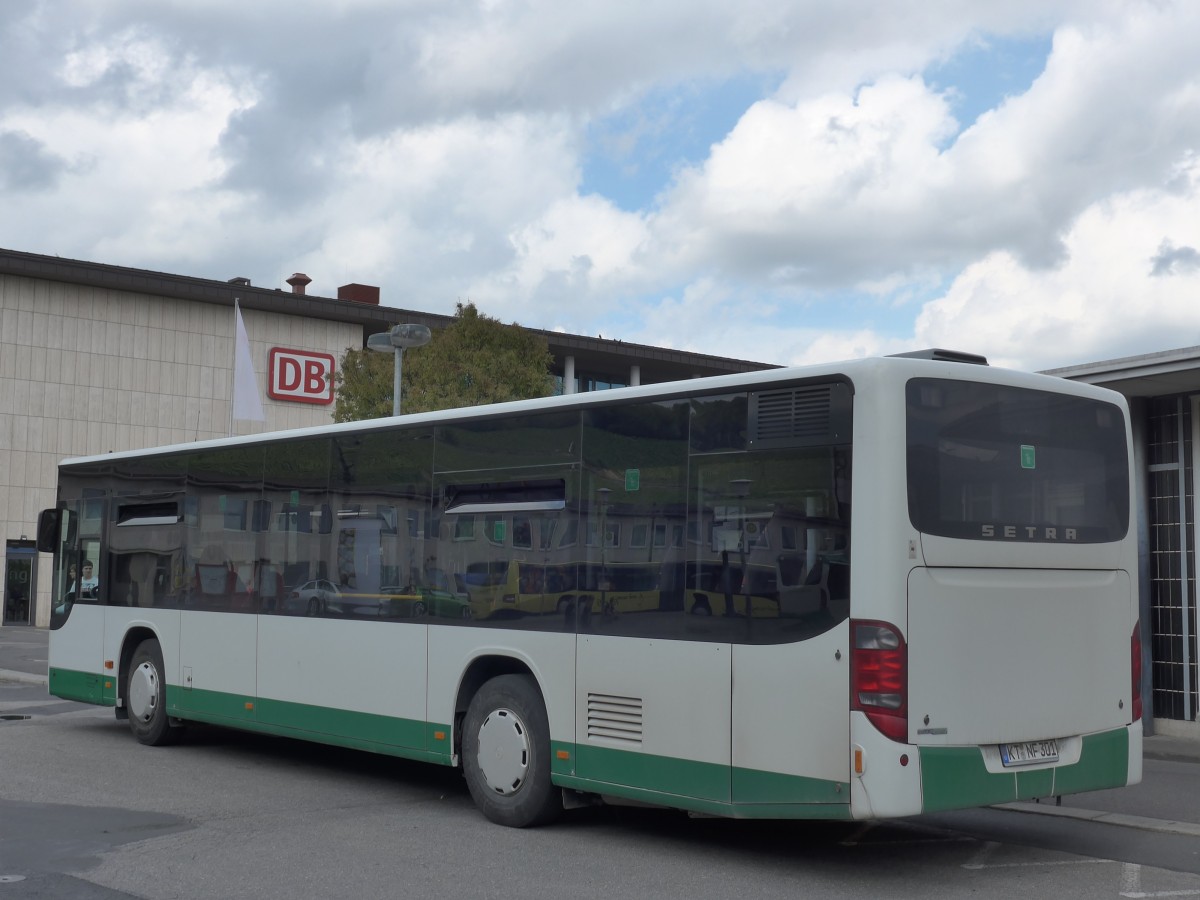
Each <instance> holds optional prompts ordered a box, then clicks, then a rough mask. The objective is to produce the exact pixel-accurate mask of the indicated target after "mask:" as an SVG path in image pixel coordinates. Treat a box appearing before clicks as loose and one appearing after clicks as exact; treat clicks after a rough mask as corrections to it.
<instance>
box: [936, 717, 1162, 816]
mask: <svg viewBox="0 0 1200 900" xmlns="http://www.w3.org/2000/svg"><path fill="white" fill-rule="evenodd" d="M919 755H920V761H921V809H922V812H933V811H935V810H943V809H963V808H966V807H975V806H991V805H992V804H996V803H1008V802H1011V801H1014V800H1035V799H1038V798H1042V797H1056V796H1062V795H1065V794H1077V793H1080V792H1081V791H1098V790H1104V789H1106V788H1115V787H1124V786H1126V785H1129V784H1136V783H1137V782H1139V781H1141V779H1142V723H1141V722H1140V721H1139V722H1134V723H1133V724H1132V725H1128V726H1126V727H1124V728H1117V729H1113V730H1111V731H1102V732H1098V733H1096V734H1089V735H1084V736H1083V747H1082V751H1081V753H1080V755H1079V759H1078V761H1076V762H1073V763H1070V764H1062V763H1060V764H1058V765H1051V766H1046V767H1039V768H1027V769H1024V768H1023V769H1016V770H1013V771H1010V772H989V771H988V767H987V766H986V765H985V763H984V758H983V753H982V751H981V750H980V749H979V748H978V747H922V748H920V750H919Z"/></svg>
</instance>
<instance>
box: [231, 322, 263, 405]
mask: <svg viewBox="0 0 1200 900" xmlns="http://www.w3.org/2000/svg"><path fill="white" fill-rule="evenodd" d="M233 314H234V317H235V319H236V323H235V324H236V329H237V337H236V343H235V345H234V351H233V417H234V418H235V419H251V420H253V421H255V422H265V421H266V420H267V417H266V415H265V414H264V413H263V408H262V399H261V398H260V397H259V394H258V378H257V377H255V375H254V361H253V360H252V359H251V358H250V338H248V337H247V336H246V325H245V323H243V322H242V308H241V307H240V306H239V305H238V302H237V300H234V301H233Z"/></svg>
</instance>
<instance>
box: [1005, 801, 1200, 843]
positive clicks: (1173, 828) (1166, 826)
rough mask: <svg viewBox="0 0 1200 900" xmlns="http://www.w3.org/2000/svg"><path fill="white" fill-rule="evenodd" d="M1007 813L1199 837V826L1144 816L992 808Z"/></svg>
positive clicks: (1025, 806) (1030, 806) (1024, 806)
mask: <svg viewBox="0 0 1200 900" xmlns="http://www.w3.org/2000/svg"><path fill="white" fill-rule="evenodd" d="M992 808H993V809H1002V810H1006V811H1008V812H1023V813H1034V814H1035V815H1041V816H1058V817H1060V818H1064V819H1077V820H1081V821H1085V822H1101V823H1103V824H1105V825H1119V826H1121V827H1123V828H1137V829H1139V830H1141V831H1153V832H1157V833H1158V834H1184V835H1188V836H1189V837H1200V825H1197V824H1195V823H1194V822H1175V821H1171V820H1168V819H1149V818H1146V817H1145V816H1129V815H1125V814H1124V813H1109V812H1099V811H1097V810H1094V809H1076V808H1074V807H1070V806H1048V805H1046V804H1044V803H1026V802H1018V803H1001V804H997V805H996V806H994V807H992Z"/></svg>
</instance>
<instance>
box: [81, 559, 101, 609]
mask: <svg viewBox="0 0 1200 900" xmlns="http://www.w3.org/2000/svg"><path fill="white" fill-rule="evenodd" d="M81 568H82V569H83V577H82V578H81V579H80V580H79V598H80V599H81V600H95V599H96V594H97V593H98V592H99V589H100V579H99V578H97V577H96V576H95V575H94V574H93V569H92V561H91V560H90V559H85V560H84V561H83V565H82V567H81Z"/></svg>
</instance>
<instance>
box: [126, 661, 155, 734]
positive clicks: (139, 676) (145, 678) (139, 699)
mask: <svg viewBox="0 0 1200 900" xmlns="http://www.w3.org/2000/svg"><path fill="white" fill-rule="evenodd" d="M157 709H158V672H157V671H155V669H154V666H152V665H150V663H149V662H144V663H142V664H141V665H140V666H138V667H137V668H136V669H134V670H133V674H131V675H130V676H129V714H130V715H131V716H133V717H134V718H135V719H137V720H138V721H139V722H149V721H150V720H151V719H153V718H154V713H155V711H156V710H157Z"/></svg>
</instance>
